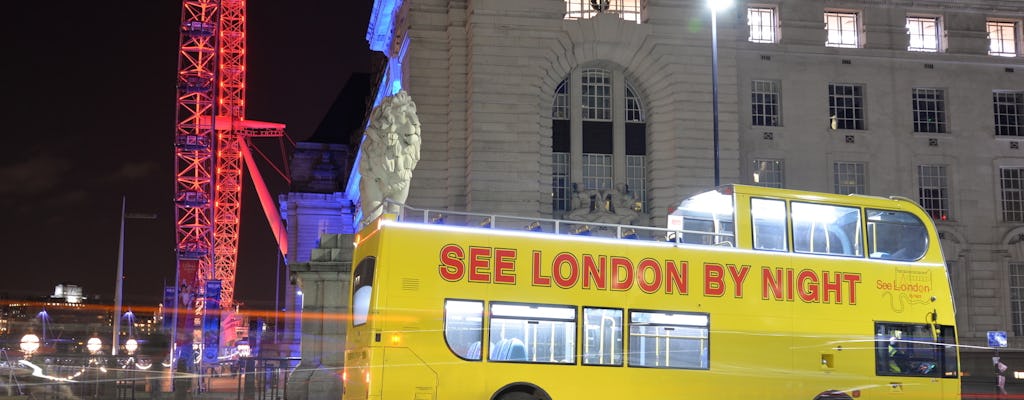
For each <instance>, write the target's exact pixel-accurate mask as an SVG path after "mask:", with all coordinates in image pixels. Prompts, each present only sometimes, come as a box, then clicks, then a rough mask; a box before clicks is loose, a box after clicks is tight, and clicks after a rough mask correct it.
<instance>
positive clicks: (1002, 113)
mask: <svg viewBox="0 0 1024 400" xmlns="http://www.w3.org/2000/svg"><path fill="white" fill-rule="evenodd" d="M992 114H993V116H994V118H995V129H996V136H1024V92H1011V91H1001V90H997V91H994V92H992Z"/></svg>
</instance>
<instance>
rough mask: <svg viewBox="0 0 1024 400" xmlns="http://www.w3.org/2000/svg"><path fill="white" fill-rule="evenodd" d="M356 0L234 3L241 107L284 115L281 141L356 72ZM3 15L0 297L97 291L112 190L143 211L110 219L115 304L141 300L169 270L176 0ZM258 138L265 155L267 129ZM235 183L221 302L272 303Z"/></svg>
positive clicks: (300, 136) (271, 178)
mask: <svg viewBox="0 0 1024 400" xmlns="http://www.w3.org/2000/svg"><path fill="white" fill-rule="evenodd" d="M371 5H372V0H334V1H331V0H306V1H300V2H290V1H273V0H263V1H251V2H249V3H248V26H247V29H248V60H247V64H248V85H247V104H248V107H247V117H248V118H249V119H255V120H264V121H272V122H280V123H285V124H287V125H288V133H289V135H290V136H291V138H293V139H294V140H295V141H302V140H304V139H306V138H308V137H309V136H310V135H311V134H312V133H313V131H314V130H315V129H316V127H317V125H318V124H319V122H320V120H321V119H322V118H323V117H324V114H325V113H326V111H327V110H328V109H329V108H330V106H331V103H332V102H333V101H334V98H335V96H336V95H337V94H338V92H339V91H340V90H341V88H342V87H343V86H344V84H345V82H346V80H347V79H348V77H349V75H350V74H351V73H353V72H368V71H369V69H370V65H369V64H370V61H369V50H368V48H367V43H366V40H365V35H366V24H367V20H368V18H369V11H370V7H371ZM5 9H6V10H7V11H6V12H5V16H4V22H3V24H0V26H2V28H0V29H3V33H4V34H3V37H4V38H5V39H6V40H5V46H4V52H5V54H4V56H3V59H4V61H3V62H2V63H0V65H2V67H0V68H2V71H3V78H2V79H0V85H2V86H0V87H2V88H3V92H2V94H3V96H4V102H3V103H4V106H3V108H2V110H3V124H4V133H3V137H4V138H5V139H6V140H5V141H4V143H3V144H2V145H0V208H2V209H3V210H4V211H5V214H6V215H5V217H4V218H3V223H2V225H0V226H2V227H3V230H2V233H0V250H2V258H0V271H2V275H0V296H7V297H9V298H23V297H33V296H40V295H47V294H50V293H52V291H53V288H54V286H55V285H57V284H60V283H65V284H73V285H80V286H82V287H83V288H84V291H85V294H86V295H90V296H91V295H99V296H100V297H101V298H103V299H105V300H106V301H110V299H112V298H113V292H114V283H115V276H116V266H117V253H118V252H117V249H118V230H119V227H120V225H119V223H120V207H121V197H122V196H126V197H127V202H128V207H127V208H128V212H129V213H131V212H139V213H155V214H158V216H159V217H158V219H156V220H128V221H127V223H126V240H125V275H126V277H127V278H126V281H125V302H126V304H142V305H149V306H153V305H156V304H157V303H158V302H159V298H160V295H161V291H162V288H163V285H164V283H165V282H167V283H169V284H170V283H173V281H174V273H175V271H174V270H175V257H174V251H173V250H174V247H175V233H174V221H173V218H174V206H173V203H172V201H171V200H172V191H173V189H174V153H173V146H172V144H173V134H174V124H175V83H176V82H175V75H176V73H177V68H178V60H177V54H178V25H179V23H180V19H181V2H180V1H179V0H122V1H115V2H108V3H96V2H83V1H68V0H60V1H56V2H53V1H49V2H46V1H39V2H37V1H24V2H20V1H19V2H11V3H10V4H5ZM259 143H260V144H259V147H260V148H261V149H263V150H264V151H266V152H268V153H272V154H279V153H280V150H279V149H278V141H277V140H276V139H261V140H259ZM263 174H264V178H265V179H267V181H268V184H270V185H271V193H272V194H273V195H274V196H275V198H276V195H277V194H278V193H284V192H287V185H286V182H285V180H284V179H283V178H280V177H279V176H277V175H276V173H275V172H273V171H272V170H271V169H270V168H264V172H263ZM246 179H247V182H251V181H249V180H248V177H247V178H246ZM247 185H248V186H247V187H246V191H245V194H244V197H243V206H242V207H243V211H242V214H243V215H242V218H243V219H242V231H241V238H240V254H239V267H238V273H237V279H236V294H235V298H236V299H237V300H239V301H242V302H243V303H245V304H247V306H248V307H252V308H263V307H273V304H274V303H273V302H274V283H275V279H274V277H275V271H276V270H277V268H278V261H277V253H276V252H275V251H274V249H275V248H276V246H275V245H273V236H272V235H271V234H270V230H269V228H268V227H267V223H266V221H265V219H264V218H263V216H262V215H261V212H262V211H261V210H260V207H259V204H258V200H257V198H256V196H255V193H254V191H253V190H252V188H251V183H247ZM282 270H283V266H282ZM282 279H287V277H285V276H283V275H282Z"/></svg>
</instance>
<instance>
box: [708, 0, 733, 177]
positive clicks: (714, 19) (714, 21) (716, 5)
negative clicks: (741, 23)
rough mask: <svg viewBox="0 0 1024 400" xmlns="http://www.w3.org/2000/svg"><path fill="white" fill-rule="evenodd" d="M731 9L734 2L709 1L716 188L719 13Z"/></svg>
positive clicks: (724, 0) (718, 173) (719, 175)
mask: <svg viewBox="0 0 1024 400" xmlns="http://www.w3.org/2000/svg"><path fill="white" fill-rule="evenodd" d="M729 7H732V0H708V8H710V9H711V110H712V111H711V112H712V118H714V121H713V129H714V133H713V136H712V140H713V141H714V146H715V187H718V185H719V184H720V183H721V178H720V177H721V174H720V172H719V163H720V162H719V145H718V12H719V11H721V10H724V9H726V8H729Z"/></svg>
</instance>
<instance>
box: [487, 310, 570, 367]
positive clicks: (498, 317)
mask: <svg viewBox="0 0 1024 400" xmlns="http://www.w3.org/2000/svg"><path fill="white" fill-rule="evenodd" d="M490 315H491V318H490V340H491V341H492V342H494V348H493V349H492V350H491V351H490V352H489V356H488V360H489V361H505V362H530V363H545V364H575V363H576V308H575V307H570V306H547V305H539V304H514V303H498V302H494V303H491V313H490Z"/></svg>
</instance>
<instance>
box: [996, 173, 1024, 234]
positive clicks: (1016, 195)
mask: <svg viewBox="0 0 1024 400" xmlns="http://www.w3.org/2000/svg"><path fill="white" fill-rule="evenodd" d="M999 188H1000V190H1001V192H1002V193H1001V196H1000V197H1001V198H1002V205H1003V222H1024V168H1019V167H1017V168H1000V169H999Z"/></svg>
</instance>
